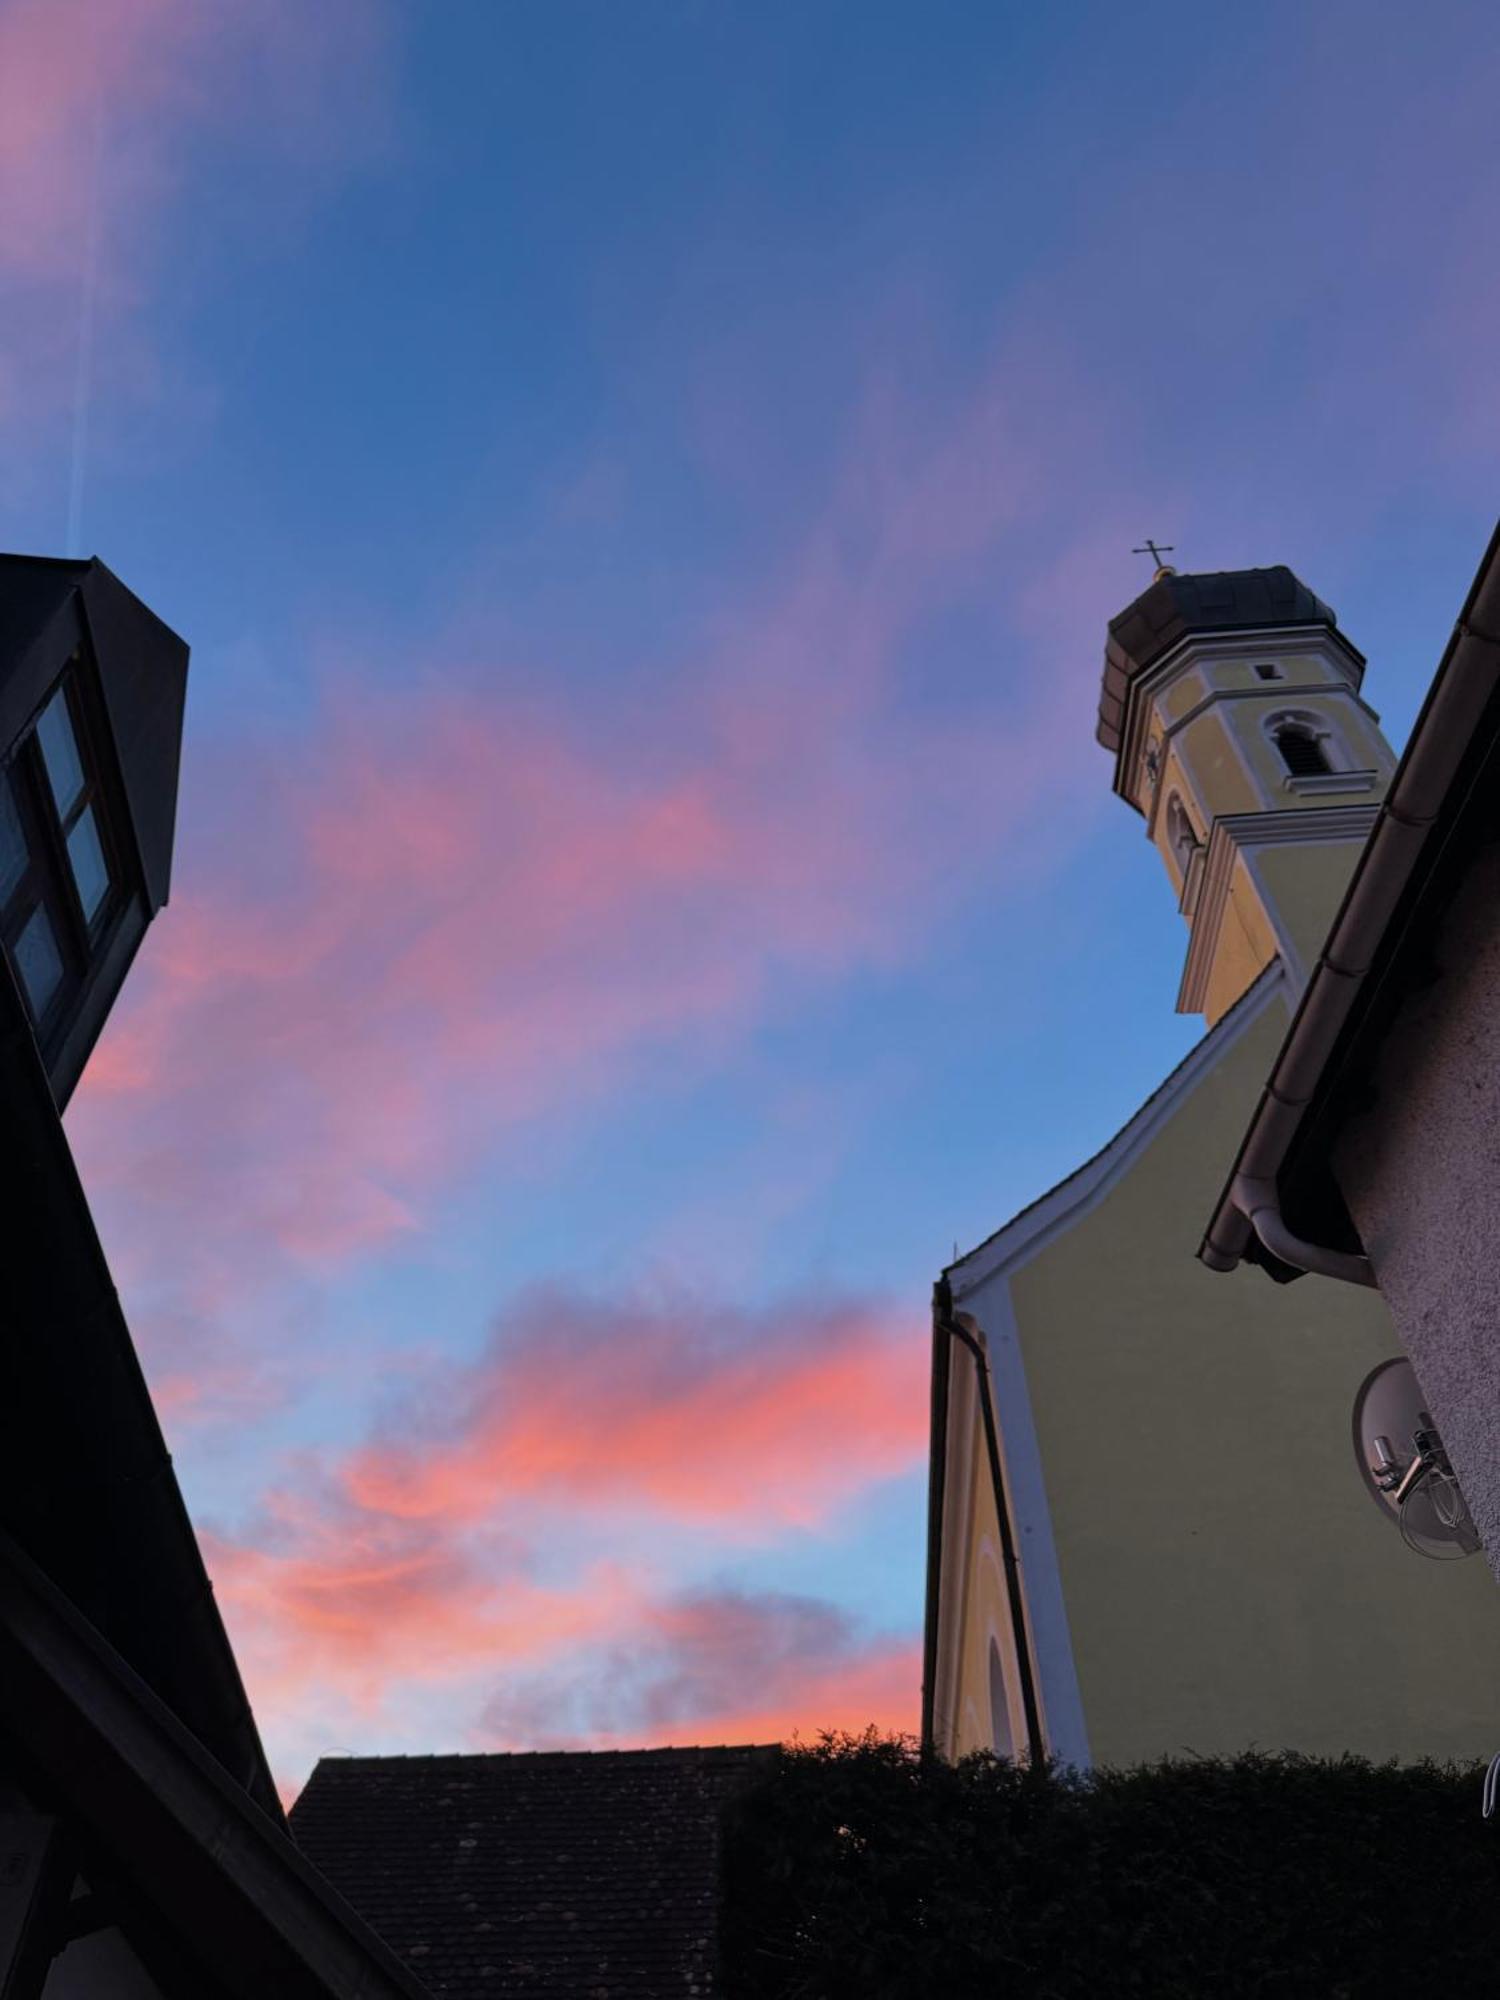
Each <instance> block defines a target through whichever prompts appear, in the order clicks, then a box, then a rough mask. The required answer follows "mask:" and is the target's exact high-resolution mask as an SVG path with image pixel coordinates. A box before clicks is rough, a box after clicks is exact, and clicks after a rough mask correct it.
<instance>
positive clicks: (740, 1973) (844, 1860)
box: [722, 1732, 1500, 2000]
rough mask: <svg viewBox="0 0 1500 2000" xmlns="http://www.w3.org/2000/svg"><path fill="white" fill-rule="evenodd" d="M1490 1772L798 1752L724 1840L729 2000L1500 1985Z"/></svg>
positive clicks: (821, 1748) (1355, 1993) (783, 1762)
mask: <svg viewBox="0 0 1500 2000" xmlns="http://www.w3.org/2000/svg"><path fill="white" fill-rule="evenodd" d="M1479 1801H1480V1772H1479V1770H1478V1769H1477V1768H1476V1769H1469V1768H1464V1769H1460V1768H1457V1767H1455V1766H1451V1765H1449V1766H1439V1765H1436V1764H1432V1763H1425V1764H1419V1765H1413V1766H1406V1767H1401V1766H1397V1765H1394V1764H1387V1765H1374V1764H1370V1763H1368V1762H1366V1761H1365V1760H1364V1759H1362V1758H1358V1757H1341V1758H1333V1759H1330V1758H1311V1757H1299V1756H1293V1755H1279V1756H1264V1755H1259V1754H1252V1755H1247V1756H1242V1757H1236V1758H1232V1759H1202V1760H1186V1761H1170V1762H1163V1763H1161V1764H1155V1765H1147V1766H1141V1767H1139V1768H1137V1769H1134V1770H1129V1771H1100V1772H1096V1773H1093V1774H1090V1775H1089V1776H1086V1777H1079V1776H1077V1775H1076V1774H1068V1773H1063V1772H1059V1771H1056V1770H1051V1771H1040V1770H1030V1769H1027V1768H1025V1767H1022V1766H1016V1765H1013V1764H1011V1763H1008V1762H1006V1761H1005V1760H1003V1759H1000V1758H996V1757H991V1756H988V1755H981V1756H975V1757H969V1758H966V1759H965V1760H964V1761H963V1762H962V1763H959V1764H944V1763H941V1762H924V1761H923V1760H922V1759H921V1758H920V1757H919V1755H918V1754H917V1750H916V1746H915V1745H914V1744H913V1743H912V1742H911V1741H910V1740H909V1739H904V1738H899V1737H882V1736H878V1735H876V1734H875V1733H874V1732H870V1733H869V1734H867V1735H865V1736H862V1737H847V1736H845V1737H837V1736H828V1737H825V1738H824V1739H823V1740H822V1741H821V1742H819V1743H818V1744H816V1745H814V1746H811V1747H807V1748H792V1749H790V1750H788V1751H786V1752H785V1753H784V1754H783V1755H782V1757H781V1758H780V1759H779V1760H778V1762H777V1763H776V1764H775V1765H774V1766H772V1767H771V1769H770V1772H769V1774H768V1775H767V1776H766V1777H765V1778H764V1779H763V1780H762V1781H760V1782H759V1783H758V1784H757V1785H756V1786H755V1787H754V1789H753V1790H751V1791H750V1792H748V1793H747V1794H746V1795H745V1796H744V1797H743V1798H742V1800H741V1801H740V1802H739V1804H738V1805H737V1807H736V1809H735V1811H734V1813H733V1816H732V1818H731V1820H730V1822H729V1824H728V1826H727V1828H726V1847H725V1904H724V1915H723V1925H722V1938H723V1965H724V1990H725V1992H726V1993H727V1994H728V1995H729V1996H730V2000H846V1996H847V2000H854V1996H856V1995H857V1996H859V2000H870V1996H889V2000H906V1996H910V2000H964V1997H965V1996H967V1995H970V1994H973V1995H980V1994H982V1995H984V1996H985V1997H986V2000H1006V1996H1011V1995H1015V1996H1025V2000H1073V1996H1081V1995H1085V1994H1086V1995H1090V1996H1097V2000H1112V1996H1114V1995H1128V1994H1143V1995H1150V1996H1152V2000H1177V1996H1184V2000H1186V1996H1192V2000H1205V1996H1214V2000H1216V1997H1217V1996H1219V1995H1240V1994H1244V1995H1250V1994H1254V1995H1257V1996H1266V2000H1285V1997H1286V1996H1314V1995H1316V1996H1318V2000H1365V1996H1371V2000H1373V1996H1376V1995H1379V1996H1380V2000H1390V1995H1391V1994H1392V1993H1393V1992H1396V1991H1400V1990H1402V1989H1403V1988H1408V1987H1409V1989H1410V1990H1417V1989H1418V1988H1419V1987H1420V1988H1421V1989H1422V1990H1425V1991H1441V1992H1443V1993H1445V1994H1446V1995H1448V1996H1450V2000H1453V1996H1461V1995H1469V1994H1473V1995H1480V1994H1489V1993H1492V1992H1500V1822H1495V1823H1491V1824H1486V1823H1485V1822H1484V1821H1483V1820H1482V1819H1481V1817H1480V1812H1479Z"/></svg>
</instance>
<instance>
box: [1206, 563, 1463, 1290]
mask: <svg viewBox="0 0 1500 2000" xmlns="http://www.w3.org/2000/svg"><path fill="white" fill-rule="evenodd" d="M1497 774H1500V526H1497V528H1496V530H1495V533H1494V534H1493V535H1492V536H1491V539H1490V544H1489V547H1488V549H1487V550H1486V552H1485V556H1484V560H1483V561H1482V562H1481V563H1480V566H1479V570H1478V574H1477V575H1476V576H1475V579H1474V582H1473V585H1472V586H1471V588H1470V590H1469V593H1468V596H1467V597H1466V599H1465V600H1464V606H1463V609H1462V611H1461V613H1460V614H1459V618H1458V622H1457V624H1456V625H1455V626H1454V629H1453V633H1452V636H1451V637H1450V639H1449V641H1448V644H1447V646H1446V648H1445V649H1444V652H1443V656H1442V659H1441V661H1440V662H1439V665H1438V669H1437V673H1436V675H1435V676H1434V678H1433V682H1432V686H1431V687H1430V689H1429V690H1428V693H1427V698H1426V700H1425V702H1424V703H1423V705H1422V711H1421V713H1420V715H1419V716H1418V718H1417V721H1416V725H1415V727H1414V728H1413V730H1412V733H1411V738H1410V740H1409V742H1408V743H1407V746H1406V750H1405V753H1404V754H1403V756H1402V758H1401V762H1400V764H1399V765H1398V766H1397V769H1396V774H1395V776H1394V778H1393V779H1392V781H1391V785H1390V789H1389V791H1388V792H1387V794H1386V798H1385V802H1384V804H1383V805H1382V807H1381V810H1380V814H1379V817H1378V818H1377V820H1376V822H1375V826H1374V828H1373V830H1372V832H1371V834H1370V838H1369V840H1368V841H1367V842H1366V845H1365V848H1364V851H1363V853H1362V855H1361V856H1360V860H1359V862H1358V864H1357V866H1356V868H1355V871H1354V875H1353V878H1352V880H1351V881H1350V884H1349V887H1348V890H1347V892H1346V893H1345V896H1344V900H1343V902H1342V904H1341V905H1340V907H1339V911H1338V915H1337V916H1336V917H1335V919H1334V922H1333V927H1332V929H1331V930H1330V932H1329V935H1328V941H1327V943H1326V944H1325V946H1324V948H1323V952H1322V955H1321V956H1320V958H1319V960H1318V963H1317V965H1316V966H1315V967H1314V969H1313V973H1312V976H1311V978H1310V979H1309V980H1308V983H1307V986H1306V989H1305V990H1304V992H1303V996H1302V1000H1301V1003H1300V1005H1299V1006H1298V1008H1297V1012H1296V1014H1295V1016H1294V1017H1293V1020H1292V1024H1291V1026H1290V1028H1289V1029H1288V1031H1287V1035H1286V1039H1285V1041H1284V1042H1283V1043H1282V1046H1281V1051H1280V1053H1279V1054H1278V1056H1277V1058H1276V1061H1275V1064H1274V1065H1273V1067H1272V1070H1271V1074H1270V1076H1269V1078H1268V1079H1267V1082H1266V1087H1265V1089H1264V1091H1263V1092H1262V1094H1261V1098H1260V1101H1259V1104H1258V1105H1257V1107H1256V1110H1255V1114H1254V1116H1253V1117H1252V1119H1251V1121H1250V1126H1249V1129H1248V1130H1247V1132H1246V1134H1245V1137H1244V1140H1243V1142H1242V1143H1241V1146H1240V1149H1239V1152H1238V1154H1237V1156H1236V1159H1235V1162H1234V1166H1233V1168H1232V1170H1231V1172H1230V1175H1229V1179H1228V1181H1227V1183H1226V1185H1225V1187H1224V1189H1223V1192H1222V1193H1221V1194H1220V1196H1219V1200H1218V1202H1217V1204H1216V1205H1215V1208H1214V1211H1213V1215H1212V1218H1211V1219H1210V1222H1209V1225H1208V1228H1207V1231H1206V1232H1205V1234H1204V1237H1203V1241H1202V1243H1201V1244H1200V1246H1199V1249H1198V1255H1199V1257H1200V1259H1201V1260H1202V1262H1203V1263H1205V1264H1207V1265H1208V1267H1209V1268H1210V1269H1211V1270H1215V1271H1230V1270H1233V1269H1234V1268H1235V1267H1236V1266H1237V1265H1238V1264H1240V1263H1242V1262H1244V1263H1254V1264H1259V1265H1261V1266H1262V1267H1263V1268H1264V1269H1265V1270H1266V1271H1268V1272H1269V1273H1270V1275H1271V1276H1272V1277H1273V1278H1276V1279H1278V1280H1279V1281H1281V1282H1286V1281H1287V1280H1289V1279H1292V1278H1295V1277H1298V1276H1300V1275H1301V1274H1302V1272H1304V1271H1318V1272H1322V1273H1324V1274H1325V1275H1327V1276H1330V1277H1337V1278H1344V1279H1348V1280H1350V1281H1352V1282H1355V1283H1360V1284H1370V1283H1372V1282H1373V1274H1372V1273H1371V1271H1370V1268H1369V1264H1368V1262H1367V1260H1366V1258H1365V1256H1364V1246H1363V1245H1362V1244H1361V1242H1360V1240H1359V1236H1358V1232H1357V1231H1356V1229H1355V1227H1354V1224H1353V1221H1352V1219H1351V1218H1350V1216H1349V1213H1348V1210H1347V1207H1346V1205H1345V1203H1344V1200H1343V1196H1342V1194H1341V1193H1340V1191H1339V1187H1338V1183H1337V1180H1336V1179H1335V1176H1334V1172H1333V1167H1332V1154H1333V1149H1334V1146H1335V1144H1336V1142H1337V1139H1338V1137H1339V1134H1340V1132H1341V1131H1342V1129H1343V1126H1344V1124H1345V1122H1346V1121H1347V1119H1348V1118H1349V1117H1350V1116H1352V1115H1353V1114H1354V1113H1355V1112H1356V1111H1358V1110H1360V1109H1362V1108H1364V1106H1365V1104H1366V1103H1367V1102H1368V1094H1369V1090H1370V1078H1371V1071H1372V1067H1373V1063H1374V1060H1375V1057H1376V1055H1377V1054H1378V1052H1379V1049H1380V1046H1381V1044H1382V1042H1383V1040H1384V1038H1385V1034H1386V1031H1387V1029H1388V1028H1389V1025H1390V1022H1391V1019H1392V1017H1393V1015H1394V1012H1395V1010H1396V1007H1397V1006H1398V1005H1399V1003H1400V1000H1401V998H1402V996H1403V995H1404V993H1405V992H1406V991H1407V990H1408V987H1409V986H1410V984H1411V983H1413V981H1414V979H1416V978H1418V977H1421V976H1422V974H1423V971H1424V967H1425V959H1424V953H1423V943H1424V940H1425V938H1426V936H1427V935H1428V933H1429V931H1430V928H1431V926H1432V924H1433V923H1434V922H1435V920H1436V916H1437V914H1438V913H1440V911H1441V909H1442V908H1443V907H1444V906H1445V904H1446V901H1447V898H1448V895H1449V894H1450V893H1451V890H1452V888H1453V887H1455V886H1456V884H1457V881H1458V879H1459V878H1460V876H1461V873H1462V868H1463V864H1464V861H1465V859H1466V857H1467V855H1468V853H1469V851H1470V848H1471V845H1472V839H1471V836H1472V835H1473V833H1474V832H1475V830H1476V828H1477V824H1478V821H1479V818H1480V816H1481V815H1482V816H1483V817H1485V818H1487V819H1488V820H1489V821H1490V822H1491V824H1493V821H1494V816H1495V812H1496V804H1495V799H1496V788H1497V784H1500V775H1497Z"/></svg>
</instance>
